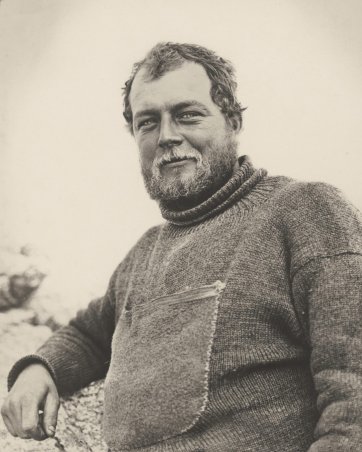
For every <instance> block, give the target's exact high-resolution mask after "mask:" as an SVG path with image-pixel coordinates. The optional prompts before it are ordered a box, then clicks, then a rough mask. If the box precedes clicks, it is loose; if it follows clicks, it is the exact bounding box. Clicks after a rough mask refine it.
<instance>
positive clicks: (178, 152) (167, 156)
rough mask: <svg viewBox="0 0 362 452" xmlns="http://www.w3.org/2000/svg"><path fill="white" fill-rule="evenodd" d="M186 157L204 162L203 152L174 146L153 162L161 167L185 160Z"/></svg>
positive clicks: (197, 161)
mask: <svg viewBox="0 0 362 452" xmlns="http://www.w3.org/2000/svg"><path fill="white" fill-rule="evenodd" d="M185 159H192V160H196V163H197V164H201V163H202V157H201V154H200V153H199V152H197V151H194V150H184V149H177V148H173V149H170V150H168V151H167V152H165V153H163V154H162V155H161V156H160V157H156V159H155V160H154V162H153V165H154V166H156V167H157V168H160V167H161V166H163V165H165V164H167V163H171V162H174V161H177V160H185Z"/></svg>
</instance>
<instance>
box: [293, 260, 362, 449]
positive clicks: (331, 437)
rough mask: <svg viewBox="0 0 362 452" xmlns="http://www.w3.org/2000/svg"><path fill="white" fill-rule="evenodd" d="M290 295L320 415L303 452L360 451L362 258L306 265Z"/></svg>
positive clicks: (314, 261)
mask: <svg viewBox="0 0 362 452" xmlns="http://www.w3.org/2000/svg"><path fill="white" fill-rule="evenodd" d="M293 294H294V298H295V301H296V303H297V304H298V305H299V307H300V309H301V312H303V313H304V315H305V317H306V319H305V320H306V322H307V328H308V332H309V340H310V345H311V370H312V373H313V378H314V383H315V388H316V392H317V407H318V410H319V413H320V418H319V422H318V424H317V426H316V429H315V442H314V443H313V444H312V445H311V447H310V449H309V451H308V452H327V451H328V452H329V451H337V450H338V451H340V452H344V451H345V452H347V451H357V450H360V448H361V446H362V255H361V254H359V253H350V252H346V253H340V254H336V255H331V256H325V257H318V258H315V259H313V260H311V261H310V262H308V263H306V264H305V265H304V266H303V267H302V268H301V269H299V271H298V272H297V274H296V275H295V277H294V280H293Z"/></svg>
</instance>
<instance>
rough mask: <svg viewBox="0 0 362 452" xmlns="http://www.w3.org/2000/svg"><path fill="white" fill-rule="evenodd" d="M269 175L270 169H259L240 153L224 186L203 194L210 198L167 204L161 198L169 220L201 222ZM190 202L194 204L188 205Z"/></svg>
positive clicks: (166, 218)
mask: <svg viewBox="0 0 362 452" xmlns="http://www.w3.org/2000/svg"><path fill="white" fill-rule="evenodd" d="M265 175H266V171H265V170H263V169H260V170H256V169H255V168H254V167H253V165H252V164H251V162H250V160H249V158H248V157H246V156H243V157H240V158H239V161H238V163H237V165H235V168H234V172H233V173H232V175H231V177H228V178H226V180H225V181H224V182H223V184H222V186H220V187H218V188H216V189H215V188H214V189H213V190H212V193H211V195H210V193H209V194H207V195H206V196H205V195H204V197H203V198H206V199H204V200H203V201H202V200H201V201H200V198H198V199H194V200H193V202H192V203H191V200H190V199H187V200H185V201H186V202H183V203H182V202H180V199H178V200H177V203H175V204H176V205H175V204H174V205H172V206H171V207H170V203H168V205H166V203H164V202H160V209H161V214H162V216H163V218H164V219H165V220H167V221H169V222H171V223H173V224H175V225H180V226H181V225H182V226H186V225H191V224H196V223H199V222H200V221H203V220H205V219H206V218H210V217H213V216H215V215H217V214H218V213H220V212H222V211H224V210H225V209H227V208H228V207H230V206H231V205H233V204H234V203H235V202H237V201H238V200H239V199H241V198H242V197H244V196H246V195H247V194H248V193H249V192H250V191H251V190H252V189H253V187H254V186H255V185H256V184H258V183H259V181H260V180H261V179H263V178H264V176H265ZM190 205H191V207H188V206H190ZM185 206H187V207H185Z"/></svg>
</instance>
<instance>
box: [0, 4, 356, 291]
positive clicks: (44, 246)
mask: <svg viewBox="0 0 362 452" xmlns="http://www.w3.org/2000/svg"><path fill="white" fill-rule="evenodd" d="M361 18H362V2H360V1H359V0H345V1H343V2H341V1H339V0H313V2H311V1H309V0H253V1H243V0H223V1H220V0H217V1H215V0H214V1H212V0H198V1H195V0H184V1H183V2H177V1H170V0H168V1H166V0H153V1H152V2H149V1H147V0H132V1H131V0H122V1H121V2H120V1H119V0H108V1H107V0H105V1H102V2H100V1H97V0H2V2H1V3H0V67H1V71H0V184H1V185H0V208H1V211H2V221H1V224H0V227H1V230H0V237H1V240H2V246H4V245H5V246H20V245H23V244H25V243H30V244H32V245H34V246H35V247H39V249H41V250H44V252H46V253H47V254H48V255H49V256H50V258H51V260H52V262H53V263H54V266H55V268H56V269H57V270H56V271H57V272H58V273H59V274H61V275H62V279H63V281H66V285H67V286H68V288H69V291H70V292H71V291H73V290H74V293H76V292H77V291H78V292H79V291H82V290H83V289H84V288H85V287H92V288H94V290H95V291H102V290H103V289H104V288H105V286H106V284H107V281H108V279H109V277H110V274H111V272H112V271H113V269H114V268H115V267H116V265H117V264H118V262H120V260H121V259H122V258H123V256H124V255H125V253H126V252H127V251H128V250H129V249H130V248H131V247H132V245H133V244H134V243H135V241H136V240H137V239H138V238H139V237H140V236H141V235H142V234H143V232H144V231H145V230H147V228H148V227H150V226H151V225H154V224H157V223H159V222H160V221H162V218H161V216H160V214H159V211H158V207H157V205H156V204H155V203H154V202H152V201H150V200H149V199H148V197H147V194H146V193H145V190H144V187H143V181H142V178H141V175H140V171H139V164H138V154H137V147H136V145H135V143H134V141H133V138H132V137H131V136H130V135H129V133H128V132H127V130H126V127H125V124H124V121H123V118H122V86H123V84H124V82H125V80H126V79H127V78H128V76H129V74H130V71H131V69H132V64H133V63H134V62H135V61H137V60H140V59H142V58H143V56H144V55H145V53H146V52H147V51H148V50H149V49H150V47H151V46H152V45H154V44H156V43H157V42H159V41H176V42H192V43H197V44H201V45H205V46H207V47H209V48H211V49H213V50H215V51H216V52H217V53H219V54H220V55H221V56H223V57H224V58H227V59H229V60H230V61H232V62H233V64H234V66H235V68H236V72H237V80H238V84H239V88H238V94H239V98H240V100H241V102H242V104H243V105H244V106H246V107H247V110H246V112H245V116H244V126H243V131H242V133H241V136H240V154H248V155H249V156H250V157H251V159H252V161H253V162H254V164H255V165H256V166H258V167H264V168H266V169H267V170H268V172H269V174H273V175H276V174H283V175H287V176H290V177H294V178H297V179H301V180H312V181H316V180H319V181H324V182H328V183H330V184H333V185H335V186H337V187H339V188H340V189H341V190H342V191H343V192H344V193H345V195H346V196H347V197H348V198H349V199H350V200H351V201H352V202H353V203H354V204H355V205H356V206H357V207H358V208H359V209H362V190H361V177H360V173H361V163H362V158H361V149H362V146H361V144H362V135H361V117H362V116H361V110H362V84H361V80H362V56H361V55H362V27H361V26H360V24H361ZM78 292H77V293H78Z"/></svg>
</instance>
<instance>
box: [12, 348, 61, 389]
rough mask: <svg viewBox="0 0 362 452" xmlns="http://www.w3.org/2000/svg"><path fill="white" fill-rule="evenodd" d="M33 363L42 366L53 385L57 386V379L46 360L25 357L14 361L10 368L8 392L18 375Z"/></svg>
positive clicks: (36, 356) (38, 357)
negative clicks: (51, 379)
mask: <svg viewBox="0 0 362 452" xmlns="http://www.w3.org/2000/svg"><path fill="white" fill-rule="evenodd" d="M34 363H38V364H43V365H44V366H45V367H46V369H47V370H48V371H49V373H50V375H51V376H52V378H53V380H54V383H55V385H57V379H56V376H55V372H54V369H53V366H52V365H51V364H50V362H49V361H48V360H47V359H46V358H44V357H43V356H40V355H26V356H24V357H23V358H21V359H19V361H16V363H15V364H14V365H13V367H12V368H11V370H10V372H9V375H8V391H10V389H11V388H12V387H13V385H14V383H15V381H16V379H17V378H18V376H19V374H20V373H21V372H22V371H23V370H24V369H25V368H26V367H28V366H29V365H30V364H34Z"/></svg>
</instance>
